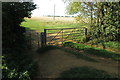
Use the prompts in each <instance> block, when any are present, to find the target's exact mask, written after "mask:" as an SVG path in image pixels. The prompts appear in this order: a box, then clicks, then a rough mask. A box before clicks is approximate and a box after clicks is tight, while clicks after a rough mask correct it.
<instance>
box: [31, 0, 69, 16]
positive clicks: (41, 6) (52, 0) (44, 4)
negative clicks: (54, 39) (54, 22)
mask: <svg viewBox="0 0 120 80" xmlns="http://www.w3.org/2000/svg"><path fill="white" fill-rule="evenodd" d="M34 2H35V4H37V7H38V8H37V9H35V10H34V11H33V12H32V13H33V14H32V16H43V15H53V14H54V4H55V5H56V7H55V15H63V16H64V15H67V14H65V12H66V11H65V7H66V6H65V4H64V2H63V1H62V0H34Z"/></svg>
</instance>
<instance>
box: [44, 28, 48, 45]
mask: <svg viewBox="0 0 120 80" xmlns="http://www.w3.org/2000/svg"><path fill="white" fill-rule="evenodd" d="M46 41H47V37H46V29H44V45H45V46H46V45H47V44H46Z"/></svg>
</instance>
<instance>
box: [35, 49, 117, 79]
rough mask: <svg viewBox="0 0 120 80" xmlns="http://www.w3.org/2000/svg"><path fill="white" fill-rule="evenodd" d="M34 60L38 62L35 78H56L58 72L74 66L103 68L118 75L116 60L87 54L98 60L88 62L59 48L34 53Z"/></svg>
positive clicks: (58, 74)
mask: <svg viewBox="0 0 120 80" xmlns="http://www.w3.org/2000/svg"><path fill="white" fill-rule="evenodd" d="M33 57H34V60H35V61H37V62H38V75H37V76H36V78H58V77H59V76H60V73H62V72H63V71H66V70H69V69H70V68H74V67H81V66H90V67H94V68H96V69H99V70H104V71H106V72H108V73H109V74H116V75H118V61H114V60H112V59H108V58H102V57H97V56H89V57H92V58H94V59H96V60H97V61H99V62H89V61H86V60H83V59H78V58H76V57H75V56H74V55H72V54H69V53H67V52H64V51H62V50H60V49H55V50H50V51H48V52H46V53H34V54H33Z"/></svg>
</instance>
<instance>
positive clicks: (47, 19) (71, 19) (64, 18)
mask: <svg viewBox="0 0 120 80" xmlns="http://www.w3.org/2000/svg"><path fill="white" fill-rule="evenodd" d="M31 19H38V20H45V21H61V22H71V23H76V21H75V18H73V17H55V20H54V19H53V17H45V16H40V17H32V18H31Z"/></svg>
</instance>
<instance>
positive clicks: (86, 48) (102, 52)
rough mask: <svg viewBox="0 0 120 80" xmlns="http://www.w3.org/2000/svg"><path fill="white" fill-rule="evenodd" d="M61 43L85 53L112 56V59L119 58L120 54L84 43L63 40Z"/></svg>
mask: <svg viewBox="0 0 120 80" xmlns="http://www.w3.org/2000/svg"><path fill="white" fill-rule="evenodd" d="M63 45H64V46H68V47H71V48H75V49H76V50H84V51H85V52H86V54H91V55H96V56H101V57H107V58H112V59H114V60H120V54H117V53H114V52H110V51H107V50H104V49H100V48H95V47H91V46H88V45H84V44H77V43H73V42H65V43H64V44H63Z"/></svg>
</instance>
